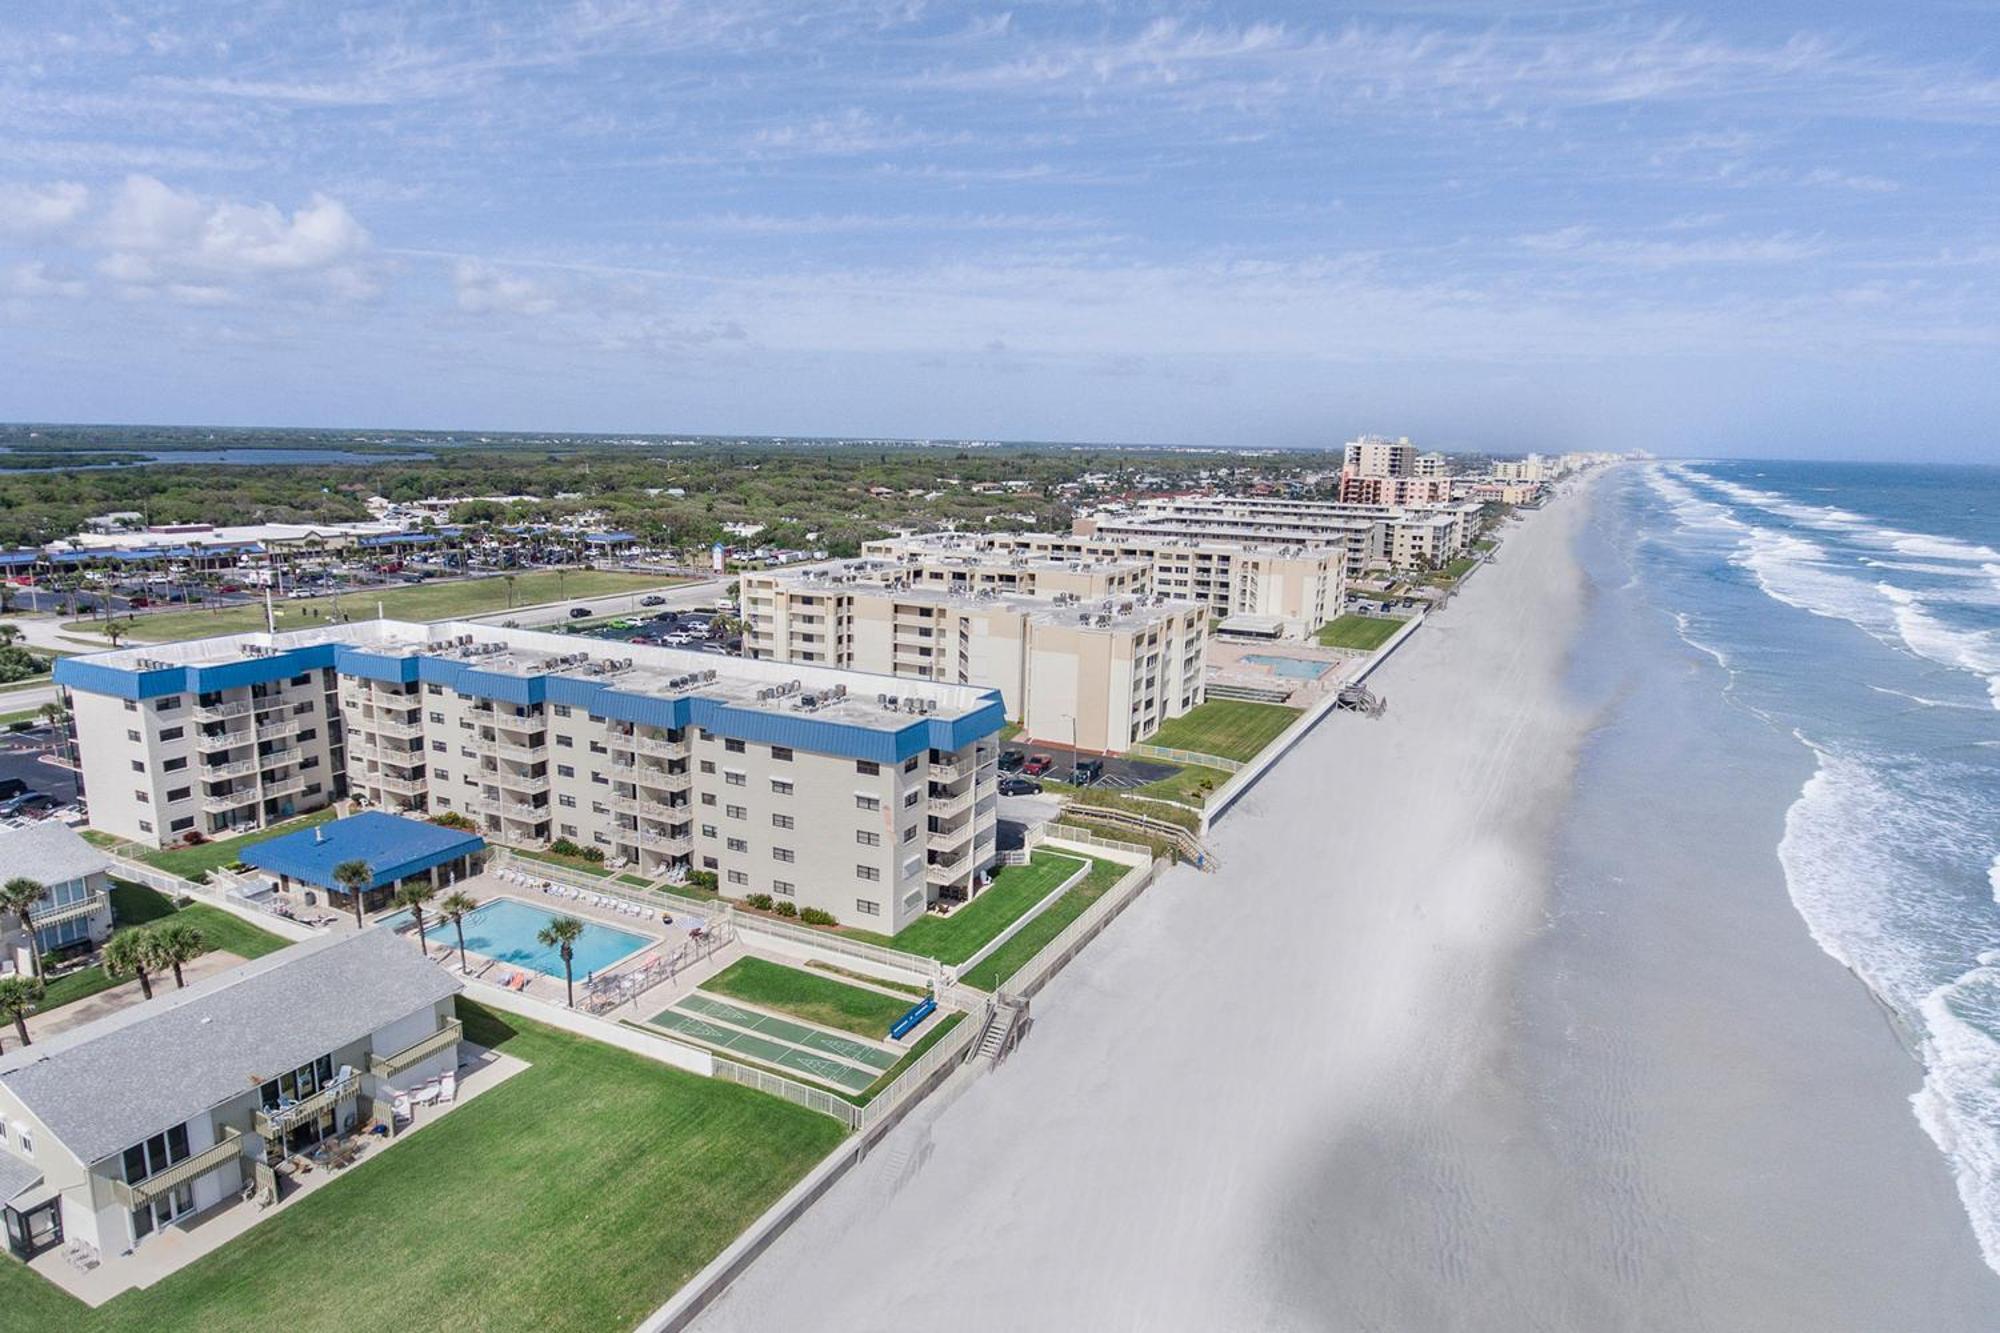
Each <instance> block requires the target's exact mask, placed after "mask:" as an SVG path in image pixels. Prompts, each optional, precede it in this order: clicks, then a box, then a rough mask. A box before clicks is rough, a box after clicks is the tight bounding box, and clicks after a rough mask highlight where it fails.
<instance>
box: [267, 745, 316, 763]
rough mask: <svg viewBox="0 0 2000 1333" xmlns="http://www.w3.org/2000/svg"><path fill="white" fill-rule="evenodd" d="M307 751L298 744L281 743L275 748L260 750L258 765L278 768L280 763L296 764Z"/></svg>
mask: <svg viewBox="0 0 2000 1333" xmlns="http://www.w3.org/2000/svg"><path fill="white" fill-rule="evenodd" d="M304 753H305V751H304V750H302V749H300V748H299V747H298V746H296V745H281V746H279V747H278V748H277V749H275V750H259V751H258V752H257V765H258V767H260V768H276V767H278V765H280V764H295V763H297V762H298V761H299V757H300V756H301V755H303V754H304Z"/></svg>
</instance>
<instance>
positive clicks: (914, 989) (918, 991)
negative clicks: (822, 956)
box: [806, 958, 930, 1000]
mask: <svg viewBox="0 0 2000 1333" xmlns="http://www.w3.org/2000/svg"><path fill="white" fill-rule="evenodd" d="M806 966H807V967H809V968H811V969H813V970H814V971H815V972H831V973H833V975H835V976H837V977H848V978H851V979H852V980H855V981H866V982H868V983H869V984H871V985H875V986H883V987H886V988H888V989H889V990H892V991H900V992H902V993H903V994H905V995H907V996H909V997H910V998H911V999H915V1000H921V999H923V998H924V996H926V995H929V994H930V991H929V990H927V989H925V988H924V987H922V986H913V985H911V984H910V983H909V982H907V981H884V980H883V979H882V978H881V977H871V976H869V975H868V974H867V973H866V972H856V971H854V970H853V969H852V968H845V967H836V966H835V965H834V964H832V963H822V962H821V961H820V960H819V959H817V958H808V959H807V960H806Z"/></svg>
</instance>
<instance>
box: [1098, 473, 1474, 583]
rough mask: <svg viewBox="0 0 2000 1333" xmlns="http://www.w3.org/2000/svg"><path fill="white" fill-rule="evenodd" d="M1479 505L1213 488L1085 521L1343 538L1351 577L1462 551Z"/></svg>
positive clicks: (1261, 536)
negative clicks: (1357, 500) (1231, 492)
mask: <svg viewBox="0 0 2000 1333" xmlns="http://www.w3.org/2000/svg"><path fill="white" fill-rule="evenodd" d="M1424 484H1426V485H1428V484H1431V483H1424ZM1439 484H1440V485H1443V486H1448V485H1449V483H1439ZM1478 512H1479V506H1478V505H1477V504H1472V503H1465V504H1460V503H1457V502H1449V503H1440V504H1434V505H1426V506H1386V505H1370V504H1346V503H1342V502H1340V501H1336V500H1291V499H1282V498H1278V497H1274V496H1228V495H1214V496H1176V497H1173V498H1169V499H1161V500H1150V501H1147V502H1145V503H1144V504H1141V505H1139V506H1137V507H1136V508H1134V509H1133V510H1132V511H1131V512H1130V513H1127V514H1121V515H1117V516H1115V517H1100V518H1097V519H1095V520H1083V521H1086V522H1091V523H1093V524H1094V527H1095V529H1096V531H1097V532H1099V533H1101V534H1111V533H1116V534H1121V535H1130V534H1137V533H1146V532H1155V533H1161V532H1164V533H1173V534H1177V535H1181V536H1186V537H1190V538H1196V539H1200V540H1206V541H1223V540H1230V539H1236V540H1246V541H1257V540H1262V541H1291V542H1302V543H1316V544H1328V543H1334V542H1339V543H1342V544H1343V545H1344V546H1345V549H1346V550H1347V553H1348V574H1349V577H1355V576H1357V575H1358V574H1359V573H1360V572H1361V571H1362V570H1363V569H1366V568H1368V567H1369V566H1371V565H1379V564H1386V565H1388V566H1389V567H1391V568H1394V569H1407V568H1411V567H1412V566H1413V565H1414V564H1416V563H1418V562H1417V559H1416V557H1417V556H1418V555H1422V554H1432V555H1435V554H1436V553H1440V552H1442V553H1443V558H1445V559H1449V558H1450V557H1451V556H1454V555H1457V554H1458V553H1460V552H1461V551H1463V550H1464V549H1465V548H1466V547H1467V546H1469V545H1470V544H1471V542H1472V539H1473V536H1474V528H1475V527H1476V519H1477V516H1478Z"/></svg>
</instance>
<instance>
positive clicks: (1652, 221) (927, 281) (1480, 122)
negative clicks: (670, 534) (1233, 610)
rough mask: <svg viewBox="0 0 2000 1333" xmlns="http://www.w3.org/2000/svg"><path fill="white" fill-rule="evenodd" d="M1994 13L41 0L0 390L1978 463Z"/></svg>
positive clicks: (859, 432)
mask: <svg viewBox="0 0 2000 1333" xmlns="http://www.w3.org/2000/svg"><path fill="white" fill-rule="evenodd" d="M1996 38H2000V15H1997V14H1996V12H1995V11H1993V10H1992V9H1990V8H1985V9H1982V8H1979V7H1976V6H1963V5H1950V4H1918V5H1915V6H1907V5H1906V6H1898V7H1896V8H1893V9H1892V8H1889V7H1887V6H1853V5H1850V6H1839V7H1828V6H1824V5H1817V6H1807V5H1803V4H1798V3H1792V2H1791V0H1783V2H1781V3H1775V4H1770V5H1761V6H1757V7H1755V8H1754V10H1751V11H1749V12H1744V11H1743V10H1742V8H1741V7H1732V6H1722V5H1717V4H1714V3H1712V2H1711V3H1708V4H1705V5H1697V6H1694V7H1691V8H1677V9H1666V8H1660V7H1656V6H1652V5H1643V4H1630V5H1620V4H1612V5H1608V6H1591V7H1584V8H1563V7H1533V8H1522V7H1515V6H1506V5H1497V4H1488V3H1482V2H1481V0H1460V2H1459V3H1446V4H1443V5H1435V6H1433V5H1425V6H1419V7H1411V6H1395V7H1383V8H1380V9H1373V10H1356V11H1350V12H1346V13H1343V14H1339V15H1329V14H1327V13H1326V12H1325V11H1323V10H1322V9H1321V8H1319V7H1316V6H1305V5H1275V4H1265V5H1255V6H1236V7H1229V8H1217V7H1213V6H1207V5H1187V6H1176V7H1149V8H1146V9H1143V10H1140V9H1133V8H1127V7H1124V6H1115V5H1114V6H1106V7H1103V8H1081V7H1076V6H1073V5H1068V4H1027V5H1017V6H1014V7H1013V8H1012V9H1011V10H1009V11H1007V12H1005V13H1002V14H992V13H981V12H978V11H975V10H972V9H969V8H966V7H959V6H945V7H925V6H922V5H911V4H907V3H870V2H869V0H851V2H848V3H838V4H830V5H825V6H817V7H813V8H811V9H806V8H803V7H798V6H792V5H778V4H763V3H758V2H757V0H746V2H744V3H729V4H702V3H689V4H669V3H658V4H654V3H646V2H645V0H579V2H578V3H563V4H550V5H529V4H488V5H461V6H450V7H444V6H436V7H424V8H422V9H419V10H416V11H413V12H412V11H408V10H407V7H403V6H394V5H388V4H362V5H350V6H343V7H341V9H340V11H339V12H334V11H332V10H329V9H323V8H322V7H318V6H310V5H303V4H297V5H292V4H273V5H267V6H262V7H259V8H258V9H257V10H256V11H255V12H254V13H252V12H236V11H230V10H222V9H215V8H211V7H206V6H197V5H193V4H189V3H177V2H173V0H139V2H136V3H130V4H118V3H56V4H51V5H46V6H41V7H37V8H36V9H35V10H33V11H32V12H23V13H21V14H16V15H13V16H11V17H10V23H9V25H8V28H7V29H6V30H5V31H0V417H4V418H7V419H12V420H24V421H25V420H50V421H105V422H144V423H159V424H209V425H272V426H278V425H290V426H306V427H323V428H357V427H377V428H390V427H406V428H431V429H441V430H442V429H458V430H492V431H573V432H578V433H586V432H610V433H634V434H655V433H670V432H685V433H689V434H694V433H714V434H744V435H772V434H776V435H813V436H884V437H897V438H911V437H932V438H969V439H994V440H1034V441H1069V440H1074V441H1080V442H1081V441H1101V442H1107V443H1112V442H1124V443H1145V442H1157V443H1160V444H1167V445H1173V444H1184V445H1199V446H1225V447H1226V446H1242V447H1250V448H1254V447H1278V448H1300V447H1313V446H1318V447H1327V448H1334V447H1337V446H1338V445H1339V443H1340V442H1341V441H1342V440H1344V439H1346V438H1348V437H1350V436H1353V435H1355V434H1359V433H1363V432H1371V431H1380V432H1385V433H1390V434H1397V435H1402V434H1407V435H1409V436H1411V437H1412V438H1413V439H1414V440H1415V441H1416V442H1417V443H1418V444H1419V445H1420V446H1423V447H1426V448H1439V449H1445V450H1458V449H1470V450H1484V451H1492V452H1522V451H1527V450H1531V449H1538V450H1542V451H1544V452H1562V451H1564V450H1570V449H1618V450H1623V449H1647V450H1653V451H1656V452H1659V453H1662V454H1671V455H1692V456H1717V455H1739V456H1756V457H1789V456H1805V457H1812V456H1825V457H1841V458H1903V457H1907V458H1925V459H1938V460H1956V461H1977V460H1986V459H1990V458H1992V457H1993V456H1994V455H1995V454H1996V453H2000V445H1996V440H1995V433H1994V431H1993V428H1992V425H1991V423H1992V421H1993V419H1994V417H1995V415H1996V411H2000V374H1996V372H1995V360H1996V358H1995V352H1996V348H2000V313H1996V312H2000V282H1996V276H2000V235H1996V232H1995V223H1994V221H1993V218H1992V210H1991V206H1990V205H1991V190H1992V184H1993V181H1994V179H1995V176H1996V172H1995V168H1994V164H1993V162H1992V153H1993V148H1994V135H1993V130H1994V125H1995V122H1996V120H2000V68H1996V65H2000V61H1996V58H1995V56H1994V55H1993V51H1994V48H1995V39H1996Z"/></svg>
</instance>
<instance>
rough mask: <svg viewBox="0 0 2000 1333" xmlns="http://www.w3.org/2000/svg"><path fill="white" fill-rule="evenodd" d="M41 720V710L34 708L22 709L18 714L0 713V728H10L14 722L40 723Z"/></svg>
mask: <svg viewBox="0 0 2000 1333" xmlns="http://www.w3.org/2000/svg"><path fill="white" fill-rule="evenodd" d="M41 720H42V714H41V710H40V709H36V708H24V709H22V710H21V711H20V712H18V713H0V727H11V726H13V725H14V724H15V723H16V722H40V721H41Z"/></svg>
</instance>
